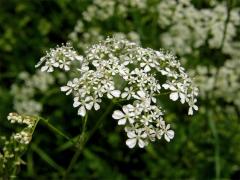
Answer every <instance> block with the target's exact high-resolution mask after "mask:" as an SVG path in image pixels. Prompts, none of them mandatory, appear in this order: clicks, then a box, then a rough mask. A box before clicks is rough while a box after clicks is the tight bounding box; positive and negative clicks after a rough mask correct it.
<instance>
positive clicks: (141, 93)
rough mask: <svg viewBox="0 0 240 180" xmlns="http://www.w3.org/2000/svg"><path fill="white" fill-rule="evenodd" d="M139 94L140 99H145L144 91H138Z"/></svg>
mask: <svg viewBox="0 0 240 180" xmlns="http://www.w3.org/2000/svg"><path fill="white" fill-rule="evenodd" d="M137 94H138V95H139V97H141V98H144V97H145V93H144V92H143V91H138V92H137Z"/></svg>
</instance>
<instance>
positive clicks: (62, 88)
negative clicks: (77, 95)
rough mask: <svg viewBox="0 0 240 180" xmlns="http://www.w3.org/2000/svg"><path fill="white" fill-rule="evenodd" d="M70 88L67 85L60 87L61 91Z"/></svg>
mask: <svg viewBox="0 0 240 180" xmlns="http://www.w3.org/2000/svg"><path fill="white" fill-rule="evenodd" d="M69 89H70V87H68V86H62V87H61V91H68V90H69Z"/></svg>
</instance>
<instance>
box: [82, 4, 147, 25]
mask: <svg viewBox="0 0 240 180" xmlns="http://www.w3.org/2000/svg"><path fill="white" fill-rule="evenodd" d="M131 8H136V9H139V10H145V9H147V8H148V5H147V1H146V0H105V1H102V0H93V1H92V3H91V4H90V5H89V6H88V7H87V8H86V10H85V11H84V12H83V13H82V15H83V19H84V20H85V21H88V22H91V21H93V20H96V19H97V20H100V21H105V20H108V19H110V18H111V17H113V16H114V15H119V16H121V17H126V16H127V14H128V13H129V12H128V11H131Z"/></svg>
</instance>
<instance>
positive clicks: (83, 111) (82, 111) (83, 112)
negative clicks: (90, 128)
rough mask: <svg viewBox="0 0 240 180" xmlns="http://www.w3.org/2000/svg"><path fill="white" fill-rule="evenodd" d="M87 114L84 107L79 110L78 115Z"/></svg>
mask: <svg viewBox="0 0 240 180" xmlns="http://www.w3.org/2000/svg"><path fill="white" fill-rule="evenodd" d="M85 114H86V109H85V107H84V106H81V107H80V108H79V109H78V115H80V116H85Z"/></svg>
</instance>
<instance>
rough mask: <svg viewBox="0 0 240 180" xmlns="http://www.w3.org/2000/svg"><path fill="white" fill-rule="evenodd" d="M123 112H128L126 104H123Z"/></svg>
mask: <svg viewBox="0 0 240 180" xmlns="http://www.w3.org/2000/svg"><path fill="white" fill-rule="evenodd" d="M122 109H123V112H124V113H125V114H128V113H129V110H128V106H123V108H122Z"/></svg>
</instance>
